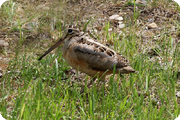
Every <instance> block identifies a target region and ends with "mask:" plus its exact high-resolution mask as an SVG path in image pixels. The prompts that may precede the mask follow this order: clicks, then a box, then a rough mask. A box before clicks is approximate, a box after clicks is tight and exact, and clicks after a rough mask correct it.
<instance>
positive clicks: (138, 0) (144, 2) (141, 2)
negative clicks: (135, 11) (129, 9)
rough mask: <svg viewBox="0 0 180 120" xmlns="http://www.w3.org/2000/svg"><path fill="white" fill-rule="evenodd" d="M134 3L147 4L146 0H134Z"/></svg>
mask: <svg viewBox="0 0 180 120" xmlns="http://www.w3.org/2000/svg"><path fill="white" fill-rule="evenodd" d="M136 4H143V5H147V1H146V0H136Z"/></svg>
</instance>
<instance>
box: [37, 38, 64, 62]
mask: <svg viewBox="0 0 180 120" xmlns="http://www.w3.org/2000/svg"><path fill="white" fill-rule="evenodd" d="M62 43H63V39H62V38H60V40H58V41H57V42H56V43H55V44H54V45H53V46H52V47H50V48H49V49H48V50H47V51H46V52H45V53H44V54H43V55H42V56H41V57H40V58H39V59H38V60H41V59H42V58H43V57H44V56H46V55H47V54H48V53H50V52H51V51H52V50H54V49H55V48H56V47H58V46H60V45H61V44H62Z"/></svg>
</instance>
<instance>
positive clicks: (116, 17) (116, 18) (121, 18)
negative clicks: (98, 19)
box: [109, 14, 123, 21]
mask: <svg viewBox="0 0 180 120" xmlns="http://www.w3.org/2000/svg"><path fill="white" fill-rule="evenodd" d="M109 19H110V20H118V21H121V20H123V17H120V16H119V15H117V14H115V15H112V16H110V17H109Z"/></svg>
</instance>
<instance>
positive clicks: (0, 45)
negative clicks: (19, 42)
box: [0, 40, 9, 47]
mask: <svg viewBox="0 0 180 120" xmlns="http://www.w3.org/2000/svg"><path fill="white" fill-rule="evenodd" d="M7 46H9V43H8V42H5V41H4V40H0V47H7Z"/></svg>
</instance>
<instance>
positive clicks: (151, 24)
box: [147, 23, 158, 29]
mask: <svg viewBox="0 0 180 120" xmlns="http://www.w3.org/2000/svg"><path fill="white" fill-rule="evenodd" d="M147 27H148V28H149V29H155V28H157V27H158V26H157V24H156V23H150V24H148V26H147Z"/></svg>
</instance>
